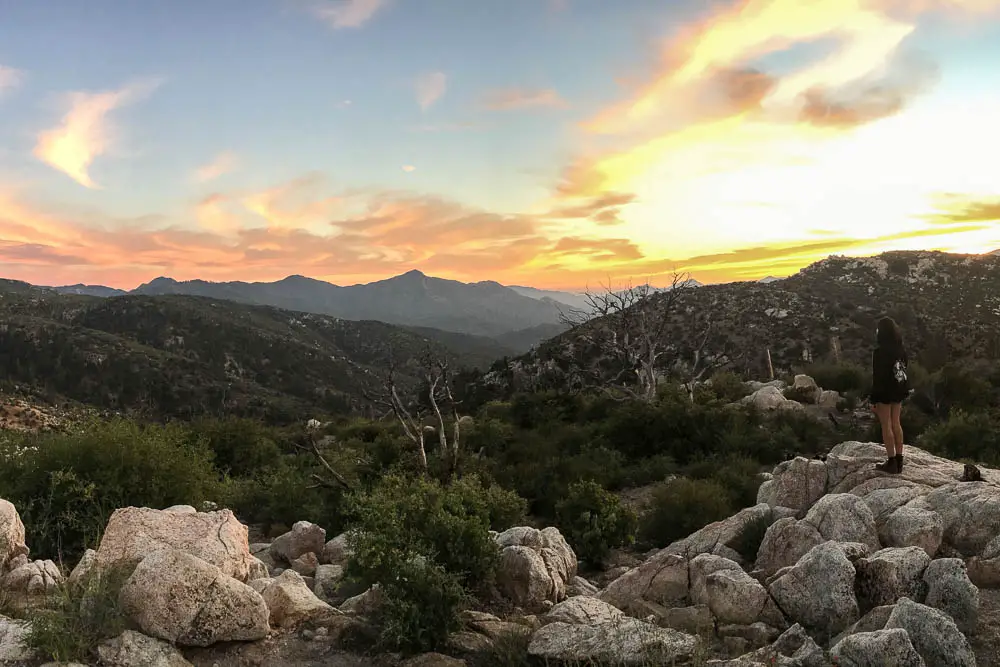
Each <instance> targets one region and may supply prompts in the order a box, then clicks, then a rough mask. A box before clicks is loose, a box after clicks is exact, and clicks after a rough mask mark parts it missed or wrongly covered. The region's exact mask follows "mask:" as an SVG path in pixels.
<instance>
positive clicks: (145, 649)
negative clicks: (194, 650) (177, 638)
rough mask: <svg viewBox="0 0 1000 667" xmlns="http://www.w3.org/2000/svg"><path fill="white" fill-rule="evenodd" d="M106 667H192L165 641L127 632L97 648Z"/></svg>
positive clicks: (131, 631) (130, 631)
mask: <svg viewBox="0 0 1000 667" xmlns="http://www.w3.org/2000/svg"><path fill="white" fill-rule="evenodd" d="M97 655H98V656H99V657H100V658H101V664H102V665H105V666H106V667H191V663H190V662H188V661H187V660H186V659H185V658H184V656H183V655H181V652H180V651H178V650H177V649H176V648H174V647H173V646H171V645H170V644H168V643H167V642H165V641H161V640H159V639H154V638H152V637H147V636H146V635H144V634H141V633H139V632H135V631H134V630H126V631H125V632H123V633H122V634H121V635H119V636H117V637H115V638H114V639H109V640H108V641H106V642H104V643H103V644H101V645H100V646H98V647H97Z"/></svg>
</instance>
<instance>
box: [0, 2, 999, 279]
mask: <svg viewBox="0 0 1000 667" xmlns="http://www.w3.org/2000/svg"><path fill="white" fill-rule="evenodd" d="M0 135H2V138H0V276H2V277H7V278H17V279H21V280H27V281H30V282H34V283H36V284H47V285H53V284H69V283H78V282H84V283H91V284H98V283H99V284H105V285H111V286H115V287H121V288H132V287H135V286H136V285H138V284H139V283H141V282H145V281H148V280H150V279H152V278H154V277H156V276H160V275H167V276H171V277H174V278H177V279H192V278H203V279H207V280H275V279H279V278H282V277H285V276H287V275H289V274H302V275H307V276H311V277H315V278H320V279H324V280H329V281H331V282H335V283H339V284H353V283H357V282H369V281H372V280H378V279H381V278H385V277H389V276H391V275H396V274H399V273H403V272H405V271H408V270H410V269H420V270H422V271H424V272H425V273H428V274H431V275H436V276H441V277H446V278H455V279H458V280H464V281H473V280H497V281H500V282H503V283H506V284H521V285H534V286H537V287H545V288H559V289H576V288H581V287H584V286H586V285H594V284H596V283H598V282H602V281H606V280H608V279H609V278H610V279H612V280H624V279H631V280H633V281H639V280H642V281H645V280H650V281H651V282H653V283H654V284H662V283H667V282H669V278H668V275H669V274H671V273H672V272H674V271H675V270H679V271H689V272H691V273H692V274H693V275H694V277H695V278H698V279H699V280H702V281H703V282H719V281H726V280H734V279H751V278H760V277H763V276H766V275H769V274H773V275H788V274H789V273H793V272H794V271H796V270H797V269H798V268H800V267H802V266H804V265H806V264H808V263H810V262H812V261H815V260H817V259H821V258H823V257H826V256H828V255H830V254H848V255H869V254H874V253H877V252H881V251H883V250H889V249H923V248H926V249H941V250H950V251H958V252H985V251H990V250H994V249H997V248H1000V162H998V160H1000V157H998V156H1000V0H743V1H729V2H723V1H716V0H616V1H612V0H475V1H472V0H172V1H171V2H146V1H144V2H135V1H133V2H128V1H125V0H88V1H87V2H81V1H80V0H45V1H44V2H43V1H40V0H36V1H35V2H27V1H19V0H0Z"/></svg>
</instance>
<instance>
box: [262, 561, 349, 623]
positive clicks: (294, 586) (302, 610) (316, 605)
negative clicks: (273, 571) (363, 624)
mask: <svg viewBox="0 0 1000 667" xmlns="http://www.w3.org/2000/svg"><path fill="white" fill-rule="evenodd" d="M261 595H262V596H263V598H264V602H266V603H267V608H268V610H269V612H270V623H271V625H273V626H276V627H280V628H295V627H298V626H300V625H301V624H303V623H305V622H312V623H317V624H321V623H324V622H326V621H328V620H329V619H330V618H331V617H333V616H340V615H341V612H340V611H338V610H337V609H334V608H333V607H331V606H330V605H328V604H327V603H325V602H323V601H322V600H320V599H319V598H318V597H316V595H314V594H313V592H312V591H311V590H309V587H308V586H306V583H305V581H303V579H302V577H301V576H300V575H299V574H298V573H297V572H295V571H294V570H285V571H284V572H282V573H281V575H280V576H279V577H277V578H275V579H273V580H272V581H271V583H270V584H269V585H268V586H267V587H266V588H265V589H264V591H263V593H261Z"/></svg>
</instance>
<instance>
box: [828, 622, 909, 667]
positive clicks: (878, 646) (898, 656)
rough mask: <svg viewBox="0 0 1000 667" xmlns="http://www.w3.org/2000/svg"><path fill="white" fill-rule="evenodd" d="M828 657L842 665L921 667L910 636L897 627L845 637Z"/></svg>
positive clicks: (854, 666)
mask: <svg viewBox="0 0 1000 667" xmlns="http://www.w3.org/2000/svg"><path fill="white" fill-rule="evenodd" d="M830 657H831V658H833V659H834V661H835V664H837V665H839V666H841V667H924V661H923V658H921V657H920V654H919V653H917V650H916V649H915V648H914V647H913V644H912V642H910V636H909V635H908V634H906V631H905V630H901V629H899V628H896V629H893V630H879V631H877V632H861V633H858V634H856V635H851V636H849V637H846V638H845V639H843V640H841V641H840V642H839V643H838V644H837V645H836V646H834V647H833V649H832V650H831V651H830Z"/></svg>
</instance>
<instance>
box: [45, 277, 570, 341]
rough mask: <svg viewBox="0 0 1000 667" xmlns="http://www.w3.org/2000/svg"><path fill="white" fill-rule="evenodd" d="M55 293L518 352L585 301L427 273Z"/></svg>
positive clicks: (163, 281)
mask: <svg viewBox="0 0 1000 667" xmlns="http://www.w3.org/2000/svg"><path fill="white" fill-rule="evenodd" d="M52 289H54V290H55V291H57V292H59V293H61V294H74V295H84V296H95V297H104V298H107V297H116V296H125V295H129V294H131V295H145V296H162V295H166V294H182V295H188V296H204V297H209V298H213V299H225V300H227V301H235V302H237V303H244V304H250V305H266V306H274V307H277V308H283V309H286V310H294V311H300V312H306V313H316V314H320V315H331V316H333V317H340V318H344V319H348V320H358V321H360V320H376V321H379V322H385V323H388V324H399V325H406V326H415V327H430V328H433V329H439V330H444V331H454V332H456V333H464V334H472V335H477V336H488V337H492V338H497V339H498V340H500V341H501V343H503V344H506V345H512V346H513V347H514V348H515V349H516V350H518V351H523V350H527V349H528V348H530V347H531V345H533V344H535V343H538V342H539V341H541V340H543V339H545V338H547V337H550V336H553V335H555V334H557V333H559V332H561V331H563V330H565V327H564V326H563V325H562V324H561V323H560V320H561V313H563V312H564V311H567V310H572V309H578V308H583V307H584V306H585V297H584V296H582V295H579V294H573V293H570V292H558V291H547V290H539V289H535V288H531V287H506V286H504V285H501V284H499V283H496V282H492V281H484V282H477V283H463V282H459V281H456V280H446V279H443V278H434V277H430V276H426V275H424V274H423V273H421V272H420V271H409V272H407V273H404V274H402V275H399V276H395V277H393V278H389V279H387V280H380V281H377V282H372V283H367V284H361V285H351V286H347V287H343V286H340V285H334V284H332V283H328V282H324V281H322V280H315V279H313V278H306V277H303V276H289V277H287V278H284V279H283V280H279V281H276V282H270V283H268V282H254V283H249V282H219V283H215V282H208V281H204V280H190V281H183V282H181V281H177V280H173V279H171V278H157V279H155V280H153V281H151V282H148V283H145V284H143V285H140V286H139V287H137V288H136V289H134V290H131V291H124V290H118V289H114V288H110V287H105V286H102V285H67V286H61V287H54V288H52Z"/></svg>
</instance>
